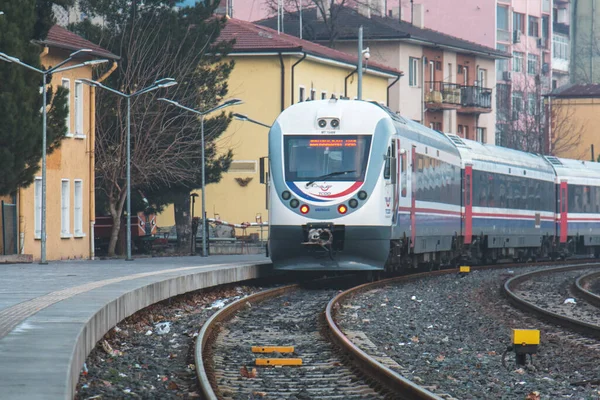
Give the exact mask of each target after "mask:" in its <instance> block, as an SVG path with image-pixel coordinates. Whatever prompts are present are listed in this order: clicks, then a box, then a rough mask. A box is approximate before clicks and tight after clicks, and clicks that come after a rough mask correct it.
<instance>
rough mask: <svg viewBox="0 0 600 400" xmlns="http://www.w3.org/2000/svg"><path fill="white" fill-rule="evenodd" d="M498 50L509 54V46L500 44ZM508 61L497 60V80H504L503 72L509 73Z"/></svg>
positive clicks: (497, 46)
mask: <svg viewBox="0 0 600 400" xmlns="http://www.w3.org/2000/svg"><path fill="white" fill-rule="evenodd" d="M496 48H497V49H498V50H500V51H504V52H508V46H507V45H505V44H502V43H498V44H497V45H496ZM508 70H509V69H508V60H507V59H500V60H496V75H497V77H496V79H498V80H500V79H503V76H502V75H503V72H505V71H508Z"/></svg>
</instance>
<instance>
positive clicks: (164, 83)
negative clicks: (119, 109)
mask: <svg viewBox="0 0 600 400" xmlns="http://www.w3.org/2000/svg"><path fill="white" fill-rule="evenodd" d="M81 81H82V82H83V83H85V84H87V85H90V86H94V87H100V88H102V89H106V90H108V91H109V92H111V93H113V94H116V95H117V96H121V97H123V98H125V99H127V189H126V190H127V258H126V260H127V261H133V258H132V257H131V98H132V97H136V96H139V95H141V94H145V93H148V92H151V91H153V90H156V89H161V88H167V87H170V86H174V85H177V82H175V80H174V79H173V78H163V79H159V80H157V81H156V82H154V83H153V84H152V85H150V86H148V87H147V88H144V89H140V90H138V91H137V92H134V93H129V94H127V93H123V92H119V91H118V90H115V89H113V88H110V87H108V86H105V85H103V84H101V83H100V82H96V81H93V80H91V79H81Z"/></svg>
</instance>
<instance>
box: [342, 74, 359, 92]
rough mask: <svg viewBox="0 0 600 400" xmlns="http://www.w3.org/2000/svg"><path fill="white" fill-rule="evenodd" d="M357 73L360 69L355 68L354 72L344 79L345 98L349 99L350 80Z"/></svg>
mask: <svg viewBox="0 0 600 400" xmlns="http://www.w3.org/2000/svg"><path fill="white" fill-rule="evenodd" d="M357 71H358V68H355V69H354V71H352V72H350V73H349V74H348V75H346V77H345V78H344V97H348V78H350V77H351V76H352V75H354V74H355V73H356V72H357Z"/></svg>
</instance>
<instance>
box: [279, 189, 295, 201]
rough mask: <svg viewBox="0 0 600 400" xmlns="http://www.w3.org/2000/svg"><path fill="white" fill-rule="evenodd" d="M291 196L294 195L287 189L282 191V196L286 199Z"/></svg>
mask: <svg viewBox="0 0 600 400" xmlns="http://www.w3.org/2000/svg"><path fill="white" fill-rule="evenodd" d="M290 197H292V195H291V193H290V192H288V191H287V190H285V191H284V192H283V193H281V198H282V199H284V200H289V199H290Z"/></svg>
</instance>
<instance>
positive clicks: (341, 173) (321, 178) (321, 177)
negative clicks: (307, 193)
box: [306, 169, 356, 187]
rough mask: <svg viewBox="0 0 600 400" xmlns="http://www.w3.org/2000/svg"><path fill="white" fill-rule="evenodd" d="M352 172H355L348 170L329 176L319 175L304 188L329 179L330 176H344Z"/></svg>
mask: <svg viewBox="0 0 600 400" xmlns="http://www.w3.org/2000/svg"><path fill="white" fill-rule="evenodd" d="M352 172H356V170H354V169H353V170H349V171H337V172H332V173H330V174H325V175H321V176H318V177H316V178H314V179H313V180H312V181H310V182H308V183H307V184H306V187H309V186H310V185H312V184H313V183H315V182H316V181H320V180H323V179H326V178H331V177H332V176H338V175H346V174H350V173H352Z"/></svg>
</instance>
